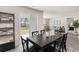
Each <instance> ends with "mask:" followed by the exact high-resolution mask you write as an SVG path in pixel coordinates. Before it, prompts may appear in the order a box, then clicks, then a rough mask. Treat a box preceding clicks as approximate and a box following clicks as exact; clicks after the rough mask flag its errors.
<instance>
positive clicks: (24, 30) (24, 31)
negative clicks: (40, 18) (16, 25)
mask: <svg viewBox="0 0 79 59" xmlns="http://www.w3.org/2000/svg"><path fill="white" fill-rule="evenodd" d="M20 20H21V22H20V23H21V27H20V34H21V36H22V37H23V38H24V39H26V37H28V36H29V18H28V17H21V19H20Z"/></svg>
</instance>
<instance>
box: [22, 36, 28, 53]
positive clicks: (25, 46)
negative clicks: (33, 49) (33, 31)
mask: <svg viewBox="0 0 79 59" xmlns="http://www.w3.org/2000/svg"><path fill="white" fill-rule="evenodd" d="M21 42H22V47H23V52H27V51H29V49H28V41H27V40H25V39H23V37H22V36H21Z"/></svg>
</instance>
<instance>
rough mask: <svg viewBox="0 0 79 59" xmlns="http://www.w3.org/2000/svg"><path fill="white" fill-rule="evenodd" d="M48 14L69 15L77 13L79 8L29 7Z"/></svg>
mask: <svg viewBox="0 0 79 59" xmlns="http://www.w3.org/2000/svg"><path fill="white" fill-rule="evenodd" d="M30 7H31V8H34V9H37V10H42V11H44V12H45V13H50V14H71V13H77V12H79V6H30Z"/></svg>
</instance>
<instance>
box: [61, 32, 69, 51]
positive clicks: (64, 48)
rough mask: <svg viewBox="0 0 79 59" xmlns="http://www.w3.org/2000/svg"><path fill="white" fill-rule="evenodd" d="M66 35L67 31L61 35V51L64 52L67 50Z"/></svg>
mask: <svg viewBox="0 0 79 59" xmlns="http://www.w3.org/2000/svg"><path fill="white" fill-rule="evenodd" d="M67 36H68V33H66V34H65V35H63V40H62V49H63V51H62V52H64V51H65V52H67V48H66V41H67Z"/></svg>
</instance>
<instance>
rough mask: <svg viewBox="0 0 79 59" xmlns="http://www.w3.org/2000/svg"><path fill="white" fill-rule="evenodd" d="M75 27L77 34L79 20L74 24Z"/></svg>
mask: <svg viewBox="0 0 79 59" xmlns="http://www.w3.org/2000/svg"><path fill="white" fill-rule="evenodd" d="M73 26H74V28H75V33H77V28H78V27H79V20H75V21H74V22H73Z"/></svg>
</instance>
